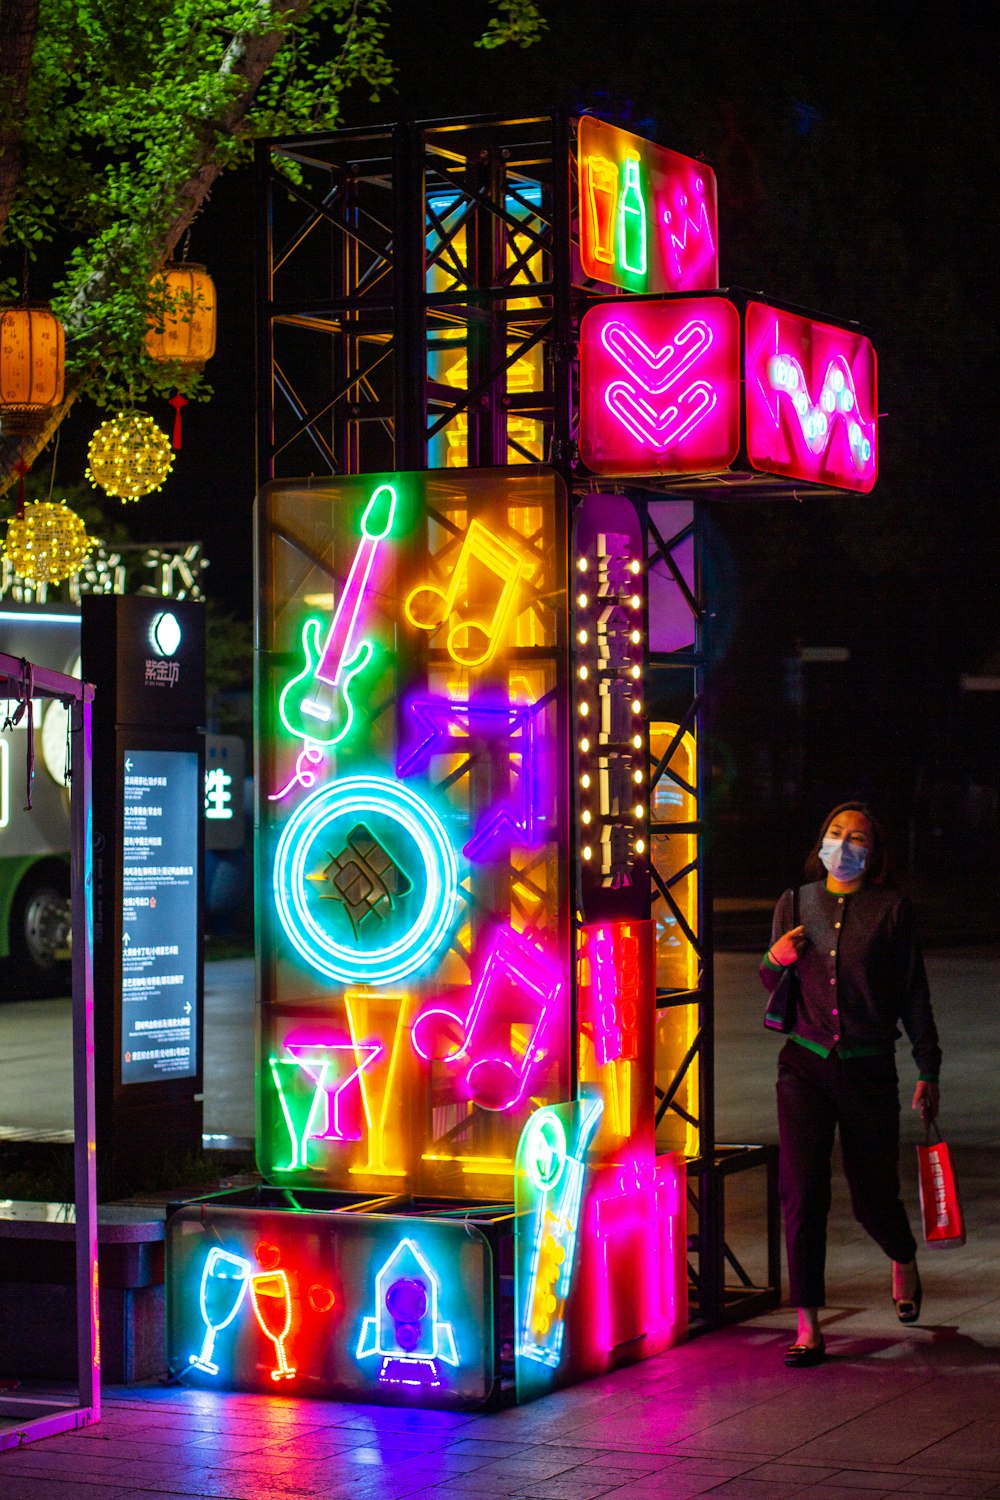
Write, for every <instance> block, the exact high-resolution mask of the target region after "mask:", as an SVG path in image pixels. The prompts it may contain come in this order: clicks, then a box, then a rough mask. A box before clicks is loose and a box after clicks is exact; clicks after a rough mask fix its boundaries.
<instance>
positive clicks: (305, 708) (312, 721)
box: [278, 484, 397, 747]
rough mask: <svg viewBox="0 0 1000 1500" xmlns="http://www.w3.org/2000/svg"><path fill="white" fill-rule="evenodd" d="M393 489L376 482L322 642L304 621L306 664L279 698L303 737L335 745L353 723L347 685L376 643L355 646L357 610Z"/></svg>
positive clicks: (284, 715)
mask: <svg viewBox="0 0 1000 1500" xmlns="http://www.w3.org/2000/svg"><path fill="white" fill-rule="evenodd" d="M396 501H397V496H396V490H395V488H394V486H393V485H391V484H380V485H379V486H378V488H377V489H376V490H375V491H374V493H373V494H372V496H371V499H370V500H369V501H368V504H367V505H366V506H365V509H364V513H363V514H362V517H361V541H360V543H359V544H358V550H357V552H356V553H355V555H354V561H353V562H352V564H351V571H350V573H349V574H348V575H347V581H346V582H345V584H344V587H343V589H342V590H341V593H340V599H339V601H338V603H337V608H336V610H335V612H334V616H333V620H332V622H331V624H330V628H329V630H328V632H327V636H326V640H325V641H324V642H323V643H322V645H321V644H320V637H321V632H322V629H323V627H322V623H321V621H319V620H316V619H308V620H306V622H305V624H304V626H303V627H302V652H303V655H304V656H305V666H304V667H303V669H302V671H301V672H300V673H299V675H298V676H297V677H293V678H292V680H291V682H289V683H287V684H286V685H285V688H284V689H283V691H282V694H281V697H280V699H279V701H278V714H279V717H280V719H281V722H282V723H283V724H284V726H285V728H286V729H287V730H288V732H289V734H294V735H296V736H297V737H298V738H299V739H302V740H311V741H315V742H317V743H318V744H321V745H327V746H331V747H332V746H333V745H337V744H339V743H340V741H341V740H342V739H343V738H344V737H345V736H346V735H347V734H349V733H350V729H351V725H352V724H353V722H354V704H353V703H352V701H351V684H352V682H353V680H354V678H356V677H357V676H358V675H359V674H360V673H361V672H363V671H364V670H365V668H366V667H367V666H368V664H369V662H370V661H371V659H372V657H373V655H374V652H375V648H374V646H373V645H372V643H371V641H370V640H361V641H359V642H358V643H357V645H356V646H355V644H354V637H355V633H356V630H357V624H358V615H359V614H360V612H361V606H362V603H363V602H364V597H365V593H366V590H367V588H368V584H369V581H370V579H371V575H372V569H373V567H374V566H375V555H376V553H377V551H378V548H379V543H380V542H381V541H382V540H383V539H384V538H385V537H386V536H388V534H389V532H390V531H391V530H392V522H393V517H394V515H395V511H396Z"/></svg>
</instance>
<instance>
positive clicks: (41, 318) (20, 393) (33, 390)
mask: <svg viewBox="0 0 1000 1500" xmlns="http://www.w3.org/2000/svg"><path fill="white" fill-rule="evenodd" d="M65 368H66V339H65V335H64V333H63V326H62V324H61V323H60V321H59V319H58V318H57V317H56V316H55V314H54V313H53V312H52V310H51V309H50V308H49V307H47V306H45V304H44V303H34V302H31V303H29V302H24V303H21V304H20V305H19V306H17V307H3V308H0V419H2V422H3V426H4V430H5V431H7V432H19V431H24V430H30V428H31V427H32V426H34V425H35V424H36V423H38V422H39V421H40V420H41V419H42V418H44V417H45V415H46V413H47V412H48V411H49V410H51V408H52V407H54V406H58V405H59V402H60V401H61V400H62V398H63V381H64V377H65Z"/></svg>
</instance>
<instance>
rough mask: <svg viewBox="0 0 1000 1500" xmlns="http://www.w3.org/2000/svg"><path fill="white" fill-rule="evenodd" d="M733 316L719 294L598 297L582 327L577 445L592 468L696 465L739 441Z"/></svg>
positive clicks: (668, 470) (611, 471)
mask: <svg viewBox="0 0 1000 1500" xmlns="http://www.w3.org/2000/svg"><path fill="white" fill-rule="evenodd" d="M739 348H740V320H739V314H738V312H737V310H736V308H735V307H734V306H733V304H732V303H731V302H729V301H727V300H726V299H724V298H721V297H684V298H677V299H676V300H671V301H669V302H667V301H665V302H629V303H625V302H616V303H603V304H602V305H601V306H599V307H594V308H591V310H590V311H589V312H588V313H587V314H586V316H585V317H584V319H583V322H582V324H581V327H580V453H581V457H582V458H583V461H584V463H585V464H586V465H587V467H588V468H589V469H591V470H592V471H593V472H594V473H595V474H606V475H612V476H622V477H625V476H629V475H642V474H703V473H716V472H718V471H719V470H721V469H726V468H728V466H729V465H730V464H731V463H732V462H733V459H734V458H735V457H736V452H737V449H738V447H739V420H740V413H739Z"/></svg>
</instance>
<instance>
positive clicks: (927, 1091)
mask: <svg viewBox="0 0 1000 1500" xmlns="http://www.w3.org/2000/svg"><path fill="white" fill-rule="evenodd" d="M913 1108H914V1109H919V1111H920V1118H921V1119H922V1120H923V1122H924V1124H925V1125H929V1124H930V1123H931V1121H932V1120H936V1119H937V1117H938V1110H939V1109H940V1108H941V1090H940V1089H939V1088H938V1085H937V1084H936V1083H928V1082H927V1081H926V1080H925V1079H923V1078H922V1079H921V1080H920V1082H919V1083H918V1084H917V1086H916V1088H915V1089H914V1091H913Z"/></svg>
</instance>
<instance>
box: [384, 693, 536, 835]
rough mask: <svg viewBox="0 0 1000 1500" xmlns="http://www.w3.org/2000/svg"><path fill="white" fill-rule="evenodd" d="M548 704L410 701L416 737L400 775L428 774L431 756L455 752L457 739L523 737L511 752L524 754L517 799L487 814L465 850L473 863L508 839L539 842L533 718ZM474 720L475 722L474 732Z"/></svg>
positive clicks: (402, 760)
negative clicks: (488, 850)
mask: <svg viewBox="0 0 1000 1500" xmlns="http://www.w3.org/2000/svg"><path fill="white" fill-rule="evenodd" d="M544 702H545V700H544V699H543V700H542V701H541V702H539V703H532V704H520V703H495V704H489V703H488V704H482V703H478V702H477V703H462V702H457V701H455V700H454V699H452V698H411V699H410V701H409V703H408V704H407V709H408V711H409V714H410V716H411V718H412V720H413V722H414V724H415V725H416V729H417V738H416V739H415V740H414V741H413V743H412V744H411V746H410V748H409V750H408V751H407V752H406V754H404V755H402V756H401V757H400V759H399V761H398V763H397V766H396V771H397V774H398V775H400V776H412V775H413V774H414V772H416V771H422V770H424V769H425V768H426V767H427V766H428V765H429V763H430V760H431V757H432V756H434V755H440V754H447V753H449V752H452V751H454V749H455V748H456V746H455V741H456V740H457V739H460V738H462V739H465V740H467V741H468V740H472V739H485V740H495V739H500V738H503V739H507V740H512V739H513V737H514V736H515V735H516V734H520V736H521V740H520V744H519V745H515V746H512V751H513V753H517V752H518V751H520V755H521V770H520V775H519V777H518V792H517V795H516V797H515V798H514V799H512V801H511V802H509V803H501V805H500V806H499V807H496V808H493V809H490V810H488V811H487V812H486V813H484V814H483V816H482V817H481V818H480V820H479V823H478V825H477V827H476V831H475V833H474V834H473V835H472V837H471V838H470V839H469V841H468V843H467V844H466V845H465V846H464V848H463V851H462V852H463V854H466V855H467V856H468V857H469V859H482V858H484V856H485V853H486V850H487V848H488V846H489V845H491V844H492V843H494V842H495V841H497V840H500V839H504V838H509V839H510V841H511V842H512V843H522V844H535V843H537V842H538V839H539V836H540V833H539V824H540V823H541V822H542V818H541V817H540V815H539V814H538V812H537V810H536V796H537V788H536V764H535V761H536V756H535V751H536V742H535V717H536V715H537V713H538V711H539V709H540V708H542V707H543V706H544ZM470 719H474V720H475V721H476V727H475V730H474V731H473V730H471V729H470ZM453 728H454V729H458V730H460V731H461V733H460V735H455V734H452V733H451V732H450V731H451V730H452V729H453Z"/></svg>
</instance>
